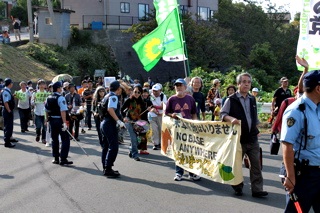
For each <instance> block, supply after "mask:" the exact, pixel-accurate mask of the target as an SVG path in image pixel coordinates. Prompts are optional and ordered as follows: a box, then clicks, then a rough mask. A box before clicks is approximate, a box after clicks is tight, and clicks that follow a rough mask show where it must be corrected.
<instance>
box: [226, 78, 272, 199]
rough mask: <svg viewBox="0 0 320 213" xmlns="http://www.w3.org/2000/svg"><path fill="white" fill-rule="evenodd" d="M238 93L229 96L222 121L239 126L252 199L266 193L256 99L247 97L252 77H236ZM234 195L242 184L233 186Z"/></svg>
mask: <svg viewBox="0 0 320 213" xmlns="http://www.w3.org/2000/svg"><path fill="white" fill-rule="evenodd" d="M236 81H237V84H238V91H237V92H236V93H235V94H233V95H231V96H230V97H229V98H228V99H227V100H226V102H225V104H224V106H223V108H222V109H221V118H222V120H223V121H227V122H231V123H232V124H233V125H241V136H240V143H241V147H242V158H241V159H243V156H244V154H247V155H248V157H249V160H250V164H251V167H250V181H251V191H252V196H253V197H264V196H267V195H268V192H266V191H263V177H262V172H261V166H260V147H259V143H258V134H259V130H258V128H257V125H258V124H259V120H258V114H257V104H256V99H255V98H254V97H253V96H251V95H249V91H250V89H251V82H252V77H251V75H250V74H248V73H242V74H239V75H238V76H237V79H236ZM232 187H233V189H234V190H235V195H237V196H241V195H242V194H243V193H242V188H243V182H242V183H240V184H238V185H233V186H232Z"/></svg>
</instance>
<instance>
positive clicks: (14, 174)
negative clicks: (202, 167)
mask: <svg viewBox="0 0 320 213" xmlns="http://www.w3.org/2000/svg"><path fill="white" fill-rule="evenodd" d="M16 118H18V116H17V113H16ZM29 130H30V132H28V133H21V132H20V126H19V120H18V119H15V126H14V137H15V138H17V139H18V140H19V142H18V143H17V144H16V147H15V148H12V149H9V148H5V147H4V146H2V145H3V132H2V131H1V136H0V140H1V143H0V144H1V146H0V161H1V166H0V212H68V213H69V212H259V213H264V212H266V213H271V212H272V213H273V212H283V208H284V206H285V192H284V190H283V187H282V185H281V183H280V179H279V177H278V173H279V166H280V164H281V159H282V156H281V150H280V151H279V155H278V156H274V155H273V156H271V155H270V154H269V136H268V135H262V136H261V137H260V144H261V147H262V149H263V176H264V190H266V191H268V192H269V196H268V197H266V198H253V197H252V196H251V191H250V180H249V176H248V175H249V171H248V169H246V168H243V171H244V184H245V186H244V195H243V196H242V197H236V196H235V195H234V194H233V190H232V188H231V187H230V186H228V185H223V184H220V183H215V182H213V181H210V180H208V179H202V180H201V181H198V182H193V181H191V180H189V179H187V177H186V176H185V177H184V180H183V181H180V182H175V181H174V180H173V177H174V174H175V170H174V163H173V161H172V160H171V159H169V158H167V157H164V156H162V155H161V154H160V151H159V150H157V151H154V150H152V146H151V145H149V147H148V148H149V150H148V151H149V152H150V155H145V156H141V161H140V162H136V161H134V160H133V159H130V158H129V157H128V146H129V140H128V138H127V139H126V140H125V144H124V145H120V150H119V154H118V157H117V160H116V162H115V166H114V169H115V170H119V172H120V173H121V177H120V178H117V179H111V178H106V177H105V176H103V175H102V169H101V160H100V154H101V148H100V145H99V143H98V136H97V133H96V130H95V128H92V130H89V131H87V128H86V129H85V130H86V131H87V132H86V133H85V134H81V133H80V136H79V138H80V140H81V141H80V142H79V144H80V145H81V146H82V147H83V148H84V149H85V151H86V152H87V153H88V156H87V155H85V154H84V152H83V151H82V150H81V149H80V147H79V146H78V145H77V144H76V143H75V142H73V141H72V142H71V148H70V153H69V160H72V161H73V162H74V164H73V165H72V166H60V165H54V164H52V163H51V161H52V159H53V158H52V156H51V148H50V147H45V145H44V144H42V143H39V142H36V141H35V129H34V127H29Z"/></svg>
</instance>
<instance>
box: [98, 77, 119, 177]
mask: <svg viewBox="0 0 320 213" xmlns="http://www.w3.org/2000/svg"><path fill="white" fill-rule="evenodd" d="M121 92H122V89H121V88H120V83H119V82H118V81H113V82H111V84H110V92H109V94H107V95H106V96H105V97H104V98H103V99H102V101H101V104H102V106H104V107H103V108H104V109H105V110H104V113H103V120H102V122H101V133H102V147H103V148H102V155H101V160H102V166H103V168H104V170H103V174H104V175H105V176H107V177H119V176H120V173H119V172H118V171H114V170H113V169H112V166H113V163H114V162H115V160H116V158H117V154H118V150H119V143H118V134H117V132H118V129H117V125H118V126H119V127H120V128H124V127H125V125H124V123H123V122H122V121H121V120H120V119H122V116H121V113H120V104H119V101H118V95H120V94H121Z"/></svg>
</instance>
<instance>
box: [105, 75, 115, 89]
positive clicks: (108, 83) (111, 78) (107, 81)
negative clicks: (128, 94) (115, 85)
mask: <svg viewBox="0 0 320 213" xmlns="http://www.w3.org/2000/svg"><path fill="white" fill-rule="evenodd" d="M115 80H116V77H104V86H105V87H109V86H110V83H111V82H112V81H115Z"/></svg>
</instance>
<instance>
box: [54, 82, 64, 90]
mask: <svg viewBox="0 0 320 213" xmlns="http://www.w3.org/2000/svg"><path fill="white" fill-rule="evenodd" d="M60 87H62V84H61V82H60V81H57V82H55V83H54V84H53V85H52V88H53V89H54V90H57V89H58V88H60Z"/></svg>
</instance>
